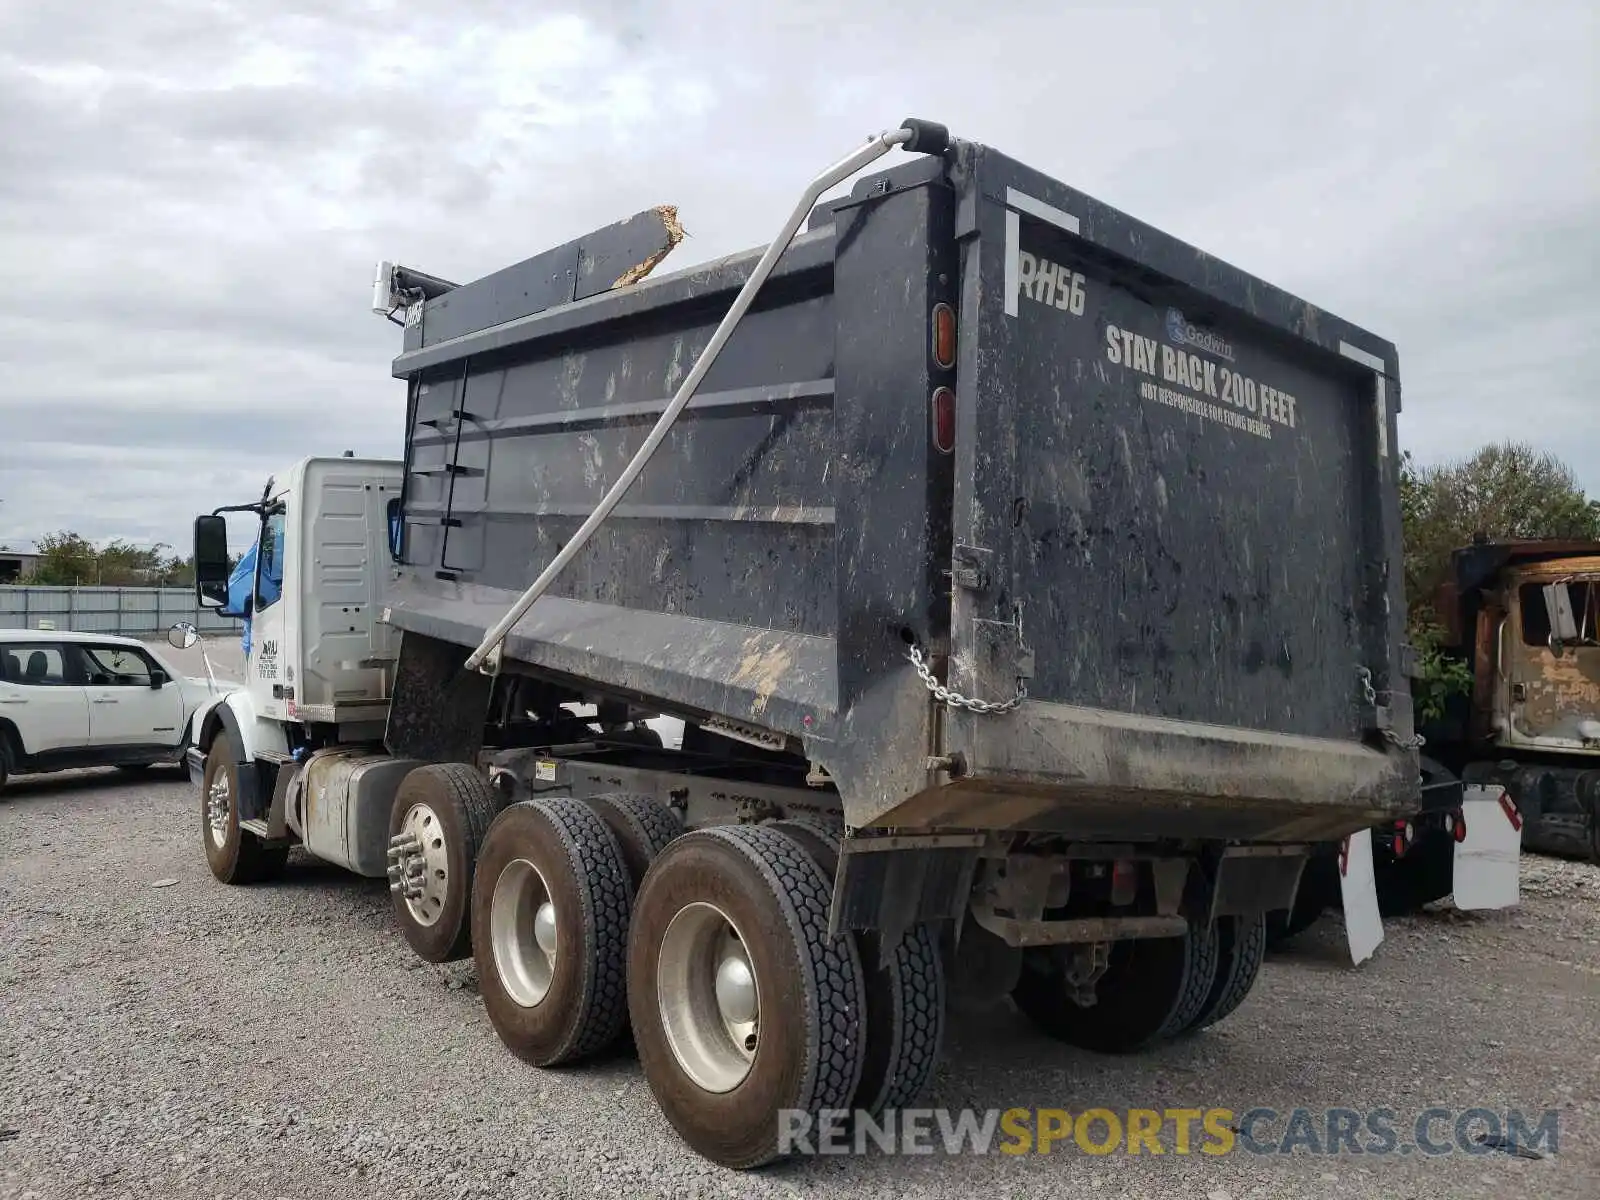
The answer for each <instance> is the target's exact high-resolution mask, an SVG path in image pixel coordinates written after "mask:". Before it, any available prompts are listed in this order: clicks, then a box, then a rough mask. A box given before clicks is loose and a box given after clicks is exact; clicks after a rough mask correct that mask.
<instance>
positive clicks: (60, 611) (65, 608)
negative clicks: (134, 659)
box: [0, 584, 239, 637]
mask: <svg viewBox="0 0 1600 1200" xmlns="http://www.w3.org/2000/svg"><path fill="white" fill-rule="evenodd" d="M179 621H190V622H192V623H193V624H194V625H195V627H196V628H197V629H199V630H200V632H201V633H232V632H234V631H235V630H237V629H238V628H239V625H238V622H237V621H234V620H231V619H230V618H228V617H219V616H217V614H216V613H215V612H213V611H212V610H210V609H203V608H201V607H200V606H199V605H198V604H197V603H196V602H195V598H194V592H193V590H191V589H190V588H140V587H126V588H115V587H33V586H29V585H25V584H5V585H0V629H39V628H50V627H51V626H53V627H54V628H56V629H61V630H76V631H79V632H82V633H116V634H124V635H127V636H130V637H142V636H144V635H146V634H152V633H163V632H165V631H166V630H167V629H169V628H171V627H172V626H173V625H174V624H176V623H177V622H179ZM41 622H43V623H44V624H43V625H42V626H41Z"/></svg>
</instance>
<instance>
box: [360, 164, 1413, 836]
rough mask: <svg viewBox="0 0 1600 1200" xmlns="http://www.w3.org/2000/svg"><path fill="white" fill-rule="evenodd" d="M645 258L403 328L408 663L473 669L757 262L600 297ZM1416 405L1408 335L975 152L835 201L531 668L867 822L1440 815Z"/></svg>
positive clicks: (521, 280) (790, 261) (1158, 828)
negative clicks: (1414, 497)
mask: <svg viewBox="0 0 1600 1200" xmlns="http://www.w3.org/2000/svg"><path fill="white" fill-rule="evenodd" d="M639 229H640V226H639V224H638V219H635V220H634V221H633V222H629V223H624V224H623V225H621V226H617V227H613V228H612V229H610V230H602V231H599V232H598V233H596V234H595V235H592V236H591V237H590V238H588V239H579V240H578V241H577V242H574V243H571V244H569V245H567V246H563V247H559V248H557V249H556V250H553V251H550V252H547V253H546V254H543V255H540V256H538V257H536V258H534V259H530V260H527V261H526V262H523V263H519V264H516V265H514V266H512V267H508V268H507V269H505V270H503V271H500V272H497V273H496V274H495V275H493V276H490V277H488V278H486V279H484V280H480V281H478V282H477V283H472V284H467V285H464V286H463V287H460V288H456V289H454V290H451V291H448V292H446V293H445V294H443V295H439V296H436V297H434V298H433V299H429V300H428V301H427V302H426V303H423V304H419V305H418V306H417V307H416V309H415V311H414V312H413V313H412V314H411V316H410V318H409V319H408V325H407V329H406V334H405V347H404V350H403V352H402V353H401V354H400V356H399V357H398V358H397V359H396V360H395V363H394V374H395V375H396V377H398V378H401V379H404V380H406V381H407V383H408V389H409V390H408V397H409V400H408V421H409V429H408V435H407V444H406V467H407V475H406V481H405V493H404V500H403V506H404V521H405V524H404V537H403V545H402V550H401V557H402V560H403V565H402V567H401V570H400V572H399V577H398V579H397V580H396V581H395V583H394V585H393V588H392V590H391V591H390V593H389V594H388V596H387V599H386V603H387V605H388V607H389V610H390V619H391V620H392V621H393V622H394V623H395V624H396V625H398V626H399V627H400V628H402V629H403V630H406V631H407V632H414V633H417V634H420V635H426V636H429V637H433V638H439V639H443V640H445V641H448V642H451V643H454V644H457V645H460V646H462V647H467V648H470V647H473V646H476V645H477V644H478V642H479V641H480V639H481V638H482V637H483V635H484V632H485V631H486V630H487V629H489V628H490V627H491V626H492V625H493V624H494V623H495V622H496V621H497V620H498V619H499V618H500V617H501V616H502V615H503V614H504V612H505V611H506V609H507V608H508V607H509V606H510V604H511V603H512V602H513V601H514V600H515V599H516V597H517V596H518V595H519V594H520V593H521V592H522V590H523V589H524V588H525V587H527V585H528V584H529V583H530V582H531V581H532V580H533V579H534V578H535V577H536V576H537V575H538V574H539V572H540V571H541V569H542V568H543V567H544V566H545V565H546V564H548V563H549V562H550V561H551V559H552V558H553V556H554V555H555V554H556V553H557V552H558V550H559V548H560V547H561V546H562V545H563V544H564V543H565V541H566V540H567V539H569V538H571V536H572V535H573V533H574V532H575V531H576V530H577V528H578V526H579V525H580V524H581V523H582V522H583V520H584V519H585V517H587V516H588V515H589V513H590V512H591V511H592V510H593V509H594V507H595V505H596V504H597V503H598V502H599V500H600V498H601V497H602V495H603V494H604V492H605V491H606V489H607V487H608V486H609V485H610V483H611V482H613V481H614V480H615V479H616V478H617V477H618V473H619V472H620V471H621V469H622V468H623V466H624V465H625V464H626V463H627V462H628V460H629V459H630V458H631V457H632V455H633V454H634V452H635V451H636V450H637V448H638V447H639V445H640V444H641V442H642V440H643V439H644V437H645V435H646V434H647V433H648V432H649V430H650V428H651V426H652V425H653V424H654V423H655V422H656V420H657V418H658V417H659V416H660V414H661V413H662V411H663V410H664V409H665V407H666V406H667V404H668V401H669V399H670V397H671V396H672V394H673V392H674V391H675V389H676V388H677V386H678V384H679V383H680V382H681V381H682V379H683V377H684V373H685V372H686V371H687V370H688V369H689V368H690V366H691V364H692V363H693V362H694V361H695V358H696V356H697V355H698V353H699V351H700V350H701V349H702V348H703V347H704V345H705V344H706V342H707V340H708V338H709V337H710V335H711V332H712V330H713V329H714V328H715V327H716V325H717V323H718V321H719V320H720V319H721V317H722V316H723V314H724V312H725V311H726V310H727V307H728V305H729V303H730V301H731V300H732V298H733V295H734V293H735V292H736V291H737V289H738V288H739V287H740V286H741V285H742V283H743V282H744V280H745V279H746V278H747V277H748V275H749V273H750V271H751V269H752V267H753V266H754V264H755V262H756V259H757V257H758V255H757V253H756V252H751V253H748V254H742V255H735V256H732V257H730V258H727V259H723V260H720V261H717V262H713V263H708V264H705V265H702V266H698V267H695V268H692V269H690V270H686V271H681V272H677V273H674V274H669V275H662V276H657V277H654V278H650V279H646V280H645V281H644V282H641V283H631V284H625V285H623V286H620V287H597V286H596V285H595V283H594V280H595V279H596V278H597V274H596V270H595V268H594V266H593V264H595V263H597V262H599V263H603V264H607V267H606V271H605V272H601V274H606V272H609V270H611V269H612V268H614V267H616V266H617V265H618V264H619V263H625V262H626V261H627V258H628V255H627V253H626V252H625V249H626V247H627V246H629V245H631V244H633V242H636V241H637V240H638V238H639ZM630 239H632V241H630ZM941 305H947V306H949V309H950V310H951V312H952V313H953V315H954V317H955V329H956V346H955V349H956V355H955V362H954V364H953V365H951V366H948V367H947V366H945V365H944V364H943V363H942V362H941V361H940V358H941V348H940V346H939V344H938V343H937V342H936V339H935V337H934V329H935V328H936V320H935V316H934V314H935V313H936V312H937V311H938V309H939V306H941ZM941 388H948V389H950V394H949V395H946V396H941V395H940V393H939V389H941ZM947 401H951V402H950V403H948V404H947V403H946V402H947ZM1398 402H1399V384H1398V363H1397V359H1396V355H1395V351H1394V348H1393V347H1392V346H1391V345H1390V344H1389V343H1388V342H1386V341H1384V340H1382V339H1380V338H1377V337H1375V336H1373V335H1372V334H1370V333H1367V332H1365V331H1363V330H1360V329H1357V328H1355V327H1354V326H1352V325H1350V324H1348V323H1346V322H1344V321H1341V320H1339V319H1338V318H1336V317H1334V316H1332V315H1330V314H1328V313H1326V312H1322V311H1320V310H1318V309H1316V308H1314V307H1313V306H1311V305H1310V304H1307V303H1305V302H1304V301H1301V300H1299V299H1297V298H1295V297H1293V296H1290V295H1288V294H1286V293H1284V292H1283V291H1281V290H1279V289H1277V288H1275V287H1273V286H1271V285H1270V284H1267V283H1265V282H1264V281H1262V280H1259V279H1256V278H1253V277H1251V276H1249V275H1247V274H1245V273H1243V272H1241V271H1239V270H1237V269H1236V268H1233V267H1231V266H1229V265H1227V264H1226V263H1223V262H1221V261H1219V260H1217V259H1215V258H1212V257H1210V256H1209V255H1207V254H1205V253H1204V252H1202V251H1200V250H1197V249H1195V248H1193V247H1191V246H1188V245H1186V244H1184V243H1182V242H1180V241H1178V240H1176V239H1174V238H1171V237H1169V236H1167V235H1165V234H1163V233H1161V232H1160V231H1158V230H1155V229H1152V228H1151V227H1149V226H1147V225H1144V224H1141V223H1140V222H1138V221H1136V220H1134V219H1132V218H1131V217H1128V216H1127V215H1125V214H1123V213H1120V212H1118V211H1117V210H1115V209H1113V208H1111V207H1109V206H1107V205H1104V204H1101V203H1099V202H1098V201H1095V200H1093V199H1091V198H1090V197H1088V196H1085V195H1083V194H1082V193H1080V192H1077V191H1075V190H1074V189H1072V188H1070V187H1067V186H1066V185H1064V184H1062V183H1059V182H1058V181H1056V180H1053V179H1050V178H1048V177H1046V176H1044V175H1042V174H1040V173H1038V172H1036V171H1033V170H1031V169H1029V168H1027V167H1025V166H1023V165H1022V164H1020V163H1018V162H1015V161H1014V160H1012V159H1009V158H1007V157H1006V156H1004V155H1002V154H1000V153H998V152H996V151H994V150H991V149H988V148H986V147H982V146H978V145H973V144H970V143H956V144H955V146H954V147H953V149H952V151H951V152H950V154H949V155H947V156H946V157H944V158H942V159H941V158H930V159H920V160H916V161H912V162H910V163H908V164H906V165H904V166H900V167H896V168H894V169H892V170H889V171H885V172H881V173H878V174H875V175H872V176H869V177H866V178H864V179H862V180H861V181H859V182H858V183H857V185H856V186H855V187H854V189H853V191H852V193H851V195H850V196H849V197H848V198H846V199H843V200H839V201H834V202H829V203H827V204H824V205H821V206H819V207H818V209H817V210H816V211H815V212H814V213H813V216H812V219H811V221H810V224H809V227H808V229H807V231H806V232H805V233H804V234H802V235H801V236H800V237H799V238H797V239H796V240H795V241H794V242H793V243H792V244H791V246H790V247H789V249H788V250H787V251H786V253H785V254H784V255H783V257H782V259H781V260H780V261H779V264H778V266H777V269H776V270H775V272H774V274H773V276H772V277H771V279H770V280H769V281H768V282H767V284H766V285H765V286H764V288H763V289H762V291H761V292H760V293H759V295H758V297H757V299H756V303H755V305H754V307H753V309H752V310H751V312H750V313H749V314H748V315H747V316H746V317H745V318H744V320H743V321H742V322H741V323H740V324H739V326H738V327H737V329H736V330H735V332H734V334H733V336H732V339H731V340H730V342H729V343H728V345H727V347H726V349H725V350H724V351H723V352H722V354H721V356H720V357H719V358H718V359H717V361H716V363H715V365H714V366H713V367H712V369H711V371H710V373H709V375H708V376H707V377H706V379H705V381H704V383H703V384H702V386H701V387H700V389H699V392H698V393H697V395H696V397H695V399H694V400H693V401H692V402H691V403H690V405H689V407H688V408H687V409H686V410H685V412H684V413H683V415H682V417H681V418H680V419H679V420H678V422H677V424H676V425H675V426H674V427H673V428H672V430H671V432H670V433H669V434H668V436H667V440H666V442H665V443H664V444H663V446H662V447H661V449H660V451H659V452H658V453H657V454H656V455H655V457H654V458H653V459H652V460H651V462H650V463H649V465H648V466H647V467H646V468H645V470H644V473H643V475H642V476H641V477H640V478H639V480H638V481H637V483H636V484H635V485H634V486H633V488H632V489H631V491H630V492H629V493H628V494H627V495H626V496H625V498H624V499H623V501H622V503H621V505H620V506H619V507H618V508H617V509H616V511H615V512H614V513H613V515H612V516H611V517H610V518H609V520H608V521H607V522H606V524H605V525H603V526H602V527H601V528H600V530H599V531H598V533H597V534H596V535H595V537H594V538H593V540H592V541H591V542H589V544H588V545H587V546H586V547H585V548H584V549H583V550H582V552H581V553H580V554H579V556H578V558H577V559H576V561H575V562H574V563H573V564H572V565H571V567H570V568H569V569H568V570H567V571H566V572H565V574H564V575H562V576H561V577H560V578H559V579H558V580H557V581H556V583H555V585H554V586H553V588H552V589H551V592H550V593H549V594H547V595H546V596H545V597H544V598H542V599H540V600H539V601H538V602H537V603H536V604H535V605H534V607H533V608H532V609H531V610H530V611H529V612H528V613H527V614H526V615H525V616H524V617H523V618H522V620H521V621H520V622H519V623H518V624H517V625H516V626H515V627H514V628H513V629H512V631H511V633H510V635H509V636H508V637H507V639H506V642H505V646H504V654H505V659H506V661H507V664H508V669H513V670H523V669H531V670H535V671H539V672H543V673H546V674H548V675H549V676H550V677H551V678H559V679H565V680H570V681H574V682H576V683H578V684H580V685H582V686H586V687H590V688H592V689H594V690H597V691H608V692H611V693H613V694H617V695H623V696H631V697H634V698H637V699H641V700H643V701H645V702H647V703H650V704H654V705H658V706H660V707H661V708H662V709H663V710H665V711H670V712H677V713H680V714H683V715H685V716H689V717H691V718H692V717H695V716H697V715H699V716H716V717H720V718H723V719H727V720H732V721H735V722H739V723H742V724H743V725H745V726H747V727H750V728H751V729H752V730H753V731H755V732H757V733H761V732H763V731H765V733H766V734H767V735H769V736H772V735H777V736H783V737H786V738H789V739H792V741H791V743H790V744H791V745H793V746H796V747H798V748H799V749H800V750H801V752H803V753H804V754H805V755H806V756H807V757H808V758H810V759H811V760H812V761H813V762H815V763H816V764H818V765H820V766H821V767H823V768H825V769H826V770H827V772H828V773H829V774H830V775H831V776H832V778H833V780H834V781H835V782H836V784H837V785H838V787H839V790H840V792H841V795H842V798H843V801H844V805H845V810H846V815H847V817H848V819H849V821H850V823H851V824H853V825H857V826H862V827H866V826H890V825H892V826H897V827H904V828H917V829H930V828H938V829H947V828H978V829H1006V828H1015V829H1030V830H1046V831H1059V832H1062V833H1067V834H1072V835H1076V836H1083V837H1095V838H1101V837H1114V838H1121V837H1137V838H1151V837H1171V838H1238V839H1256V840H1298V839H1309V838H1317V837H1328V836H1335V835H1338V834H1341V833H1344V832H1349V831H1353V830H1355V829H1359V828H1363V827H1365V826H1368V825H1370V824H1373V823H1375V822H1377V821H1380V820H1383V819H1385V818H1387V817H1390V816H1393V815H1398V814H1400V813H1403V812H1405V811H1408V810H1409V809H1410V808H1411V807H1414V805H1415V803H1416V800H1417V795H1418V785H1417V771H1416V754H1415V751H1414V749H1412V748H1411V746H1410V745H1409V741H1410V735H1411V728H1410V702H1409V696H1408V694H1407V685H1406V679H1405V676H1404V672H1403V670H1402V669H1401V663H1400V644H1401V638H1402V624H1401V622H1402V616H1403V612H1404V607H1405V606H1404V603H1403V596H1402V594H1401V590H1400V589H1401V572H1400V569H1399V564H1400V543H1399V518H1398V503H1397V474H1396V451H1395V413H1396V410H1397V409H1398ZM946 412H948V413H950V414H951V420H950V423H944V422H943V420H942V416H941V414H944V413H946ZM952 433H953V446H951V447H947V445H946V444H945V443H947V441H948V440H949V439H950V435H951V434H952ZM463 657H465V652H463ZM915 658H921V660H922V661H923V662H925V663H926V664H927V669H928V672H929V674H928V678H926V679H925V678H923V677H922V675H921V674H920V673H919V669H918V666H917V665H916V661H915ZM930 681H932V682H934V683H940V684H942V685H944V686H947V687H948V688H949V689H950V690H951V691H952V692H953V693H955V694H956V695H957V696H958V697H964V698H967V699H972V700H976V701H980V702H986V703H988V704H990V705H1004V704H1005V703H1006V702H1008V701H1017V702H1016V703H1015V704H1014V706H1013V707H1010V708H1008V709H1005V710H1003V711H973V708H972V707H971V706H964V705H962V704H961V703H959V701H958V702H957V703H954V704H947V703H940V702H939V701H937V700H936V699H935V697H934V695H933V694H932V692H931V690H930ZM1024 693H1025V694H1024ZM1019 695H1021V699H1020V701H1018V699H1017V698H1018V697H1019ZM947 698H948V697H947ZM930 755H944V756H948V758H947V760H946V763H945V765H946V767H947V768H948V769H947V770H945V771H943V772H940V773H930V771H929V764H928V759H929V757H930Z"/></svg>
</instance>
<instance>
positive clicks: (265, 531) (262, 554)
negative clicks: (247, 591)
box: [255, 512, 285, 612]
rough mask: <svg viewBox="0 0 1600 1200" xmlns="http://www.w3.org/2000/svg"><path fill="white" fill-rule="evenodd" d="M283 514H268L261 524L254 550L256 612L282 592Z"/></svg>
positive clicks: (268, 606)
mask: <svg viewBox="0 0 1600 1200" xmlns="http://www.w3.org/2000/svg"><path fill="white" fill-rule="evenodd" d="M284 531H285V522H284V514H283V513H281V512H275V513H272V514H270V515H269V516H268V517H267V519H266V520H265V521H263V522H262V524H261V545H260V549H259V550H257V551H256V603H255V610H256V612H262V611H263V610H265V609H268V608H271V607H272V606H273V605H274V604H276V603H277V602H278V597H279V596H281V595H282V594H283V552H284V544H283V543H284Z"/></svg>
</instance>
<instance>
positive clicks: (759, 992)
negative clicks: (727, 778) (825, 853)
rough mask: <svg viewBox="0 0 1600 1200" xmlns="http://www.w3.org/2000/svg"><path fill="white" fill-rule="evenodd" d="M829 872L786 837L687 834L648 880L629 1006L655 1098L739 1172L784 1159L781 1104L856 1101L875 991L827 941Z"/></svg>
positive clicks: (742, 828)
mask: <svg viewBox="0 0 1600 1200" xmlns="http://www.w3.org/2000/svg"><path fill="white" fill-rule="evenodd" d="M828 882H829V881H828V879H827V877H826V875H825V874H824V872H823V870H822V868H821V867H820V866H819V865H818V864H817V862H816V861H815V860H814V859H813V858H812V857H811V855H810V854H809V853H807V850H806V848H805V847H804V846H803V845H802V844H801V843H800V842H799V841H798V840H797V839H796V838H794V837H792V836H790V835H788V834H787V833H785V832H784V831H782V830H779V829H773V828H770V827H763V826H750V825H737V826H719V827H715V828H709V829H700V830H696V831H694V832H691V833H687V834H684V835H683V836H682V837H680V838H678V839H677V840H676V841H674V842H673V843H672V844H671V845H670V846H668V847H667V848H666V850H664V851H663V852H662V853H661V855H660V857H658V858H657V859H656V861H655V863H654V864H653V865H652V866H651V868H650V870H649V872H648V874H646V876H645V881H644V887H643V888H642V889H641V890H640V893H639V897H638V901H637V904H636V906H635V909H634V916H633V927H632V930H631V932H630V934H629V941H628V1009H629V1015H630V1017H631V1019H632V1024H633V1035H634V1043H635V1045H636V1046H637V1047H638V1050H639V1060H640V1063H641V1064H642V1065H643V1067H644V1073H645V1078H646V1079H647V1080H648V1081H649V1083H650V1090H651V1091H652V1092H653V1093H654V1094H655V1097H656V1102H657V1103H658V1104H659V1105H660V1106H661V1109H662V1112H663V1113H665V1114H666V1117H667V1120H668V1121H670V1122H671V1123H672V1126H673V1128H674V1129H676V1130H677V1131H678V1134H679V1136H680V1137H682V1138H683V1140H684V1141H685V1142H686V1143H688V1145H689V1146H690V1147H692V1148H693V1149H694V1150H695V1151H696V1152H698V1153H699V1154H700V1155H702V1156H703V1157H705V1158H708V1159H710V1160H711V1161H712V1162H715V1163H719V1164H721V1165H722V1166H726V1167H732V1168H736V1169H740V1170H744V1169H749V1168H752V1167H757V1166H761V1165H762V1164H764V1163H768V1162H771V1161H772V1160H773V1159H775V1158H778V1157H779V1156H780V1154H781V1153H782V1152H783V1149H784V1148H783V1145H782V1142H781V1140H780V1113H782V1112H783V1111H785V1110H798V1111H800V1112H804V1113H808V1114H810V1116H811V1118H812V1120H813V1121H815V1120H816V1119H817V1117H818V1115H819V1113H820V1112H821V1111H822V1110H824V1109H829V1110H841V1109H848V1108H849V1106H850V1103H851V1100H852V1099H853V1097H854V1095H855V1091H856V1087H857V1085H858V1084H859V1082H860V1080H861V1070H862V1060H863V1055H864V1051H865V1044H864V1039H863V1036H862V1035H863V1033H864V1028H863V1025H864V1020H863V1012H864V1009H865V1005H866V984H865V981H864V980H863V978H862V972H861V960H860V957H859V955H858V953H857V950H856V943H855V939H854V938H850V937H835V938H830V937H829V936H828V901H829V894H830V893H829V887H828Z"/></svg>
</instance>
